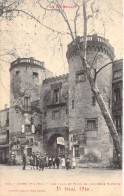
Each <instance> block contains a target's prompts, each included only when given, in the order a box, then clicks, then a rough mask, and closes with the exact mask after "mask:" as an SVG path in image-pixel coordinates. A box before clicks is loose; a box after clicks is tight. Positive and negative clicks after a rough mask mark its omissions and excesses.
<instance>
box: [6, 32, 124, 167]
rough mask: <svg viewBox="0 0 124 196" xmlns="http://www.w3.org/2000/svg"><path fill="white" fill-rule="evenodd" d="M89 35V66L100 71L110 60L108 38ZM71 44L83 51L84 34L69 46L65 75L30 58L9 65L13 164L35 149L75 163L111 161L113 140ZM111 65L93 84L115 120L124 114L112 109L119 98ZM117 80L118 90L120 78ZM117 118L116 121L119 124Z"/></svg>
mask: <svg viewBox="0 0 124 196" xmlns="http://www.w3.org/2000/svg"><path fill="white" fill-rule="evenodd" d="M87 39H88V40H87V61H88V63H89V65H90V66H93V68H94V69H96V70H98V69H100V68H101V67H102V66H103V65H105V64H107V63H109V62H112V61H113V58H114V52H113V48H112V47H111V46H110V44H109V42H108V40H106V39H104V38H102V37H99V36H97V35H92V36H88V37H87ZM75 42H78V45H79V47H80V50H81V51H82V45H83V37H77V39H76V40H75V41H73V42H71V43H70V44H69V45H68V49H67V54H66V55H67V59H68V64H69V74H65V75H61V76H57V77H53V74H52V72H50V71H49V70H48V69H46V68H45V66H44V62H40V61H37V60H35V59H34V58H22V59H17V60H16V61H14V62H12V63H11V67H10V108H9V133H10V134H9V135H10V136H9V140H10V142H9V150H10V152H9V153H10V157H11V155H14V156H15V160H16V163H20V161H21V158H22V153H23V152H24V151H25V152H26V155H27V157H28V158H29V156H30V154H31V153H32V152H37V151H38V152H40V153H41V154H44V153H47V154H48V156H50V157H55V156H61V157H62V156H65V158H67V157H68V156H69V157H70V158H72V157H75V158H76V162H77V167H80V166H81V167H110V166H111V165H112V162H113V151H114V149H113V143H112V138H111V136H110V133H109V130H108V128H107V125H106V122H105V120H104V118H103V116H102V114H101V110H100V108H99V106H98V104H97V102H96V100H95V97H94V95H93V92H92V91H91V87H90V85H89V81H88V79H87V76H86V72H85V69H84V67H83V65H82V62H81V59H80V57H79V56H78V50H77V48H76V44H75ZM82 54H83V52H82ZM115 64H116V63H115ZM112 67H113V64H112V63H110V64H109V65H108V66H106V67H105V68H104V69H102V70H101V71H100V72H99V74H98V76H97V84H98V88H99V91H100V93H101V95H102V97H103V99H104V102H105V104H106V106H107V109H108V110H109V112H110V113H111V114H113V118H115V117H116V116H115V113H116V112H118V115H120V114H122V112H121V109H120V110H119V111H117V110H116V104H114V105H112V100H113V102H114V103H118V104H119V100H116V102H115V100H114V99H115V98H113V97H115V95H114V89H115V88H116V81H115V80H113V78H112V75H113V73H112ZM114 69H115V65H114ZM118 74H119V73H118ZM112 81H113V82H112ZM114 81H115V82H114ZM117 82H118V84H117V86H118V85H119V87H120V88H121V89H122V85H120V80H119V81H118V79H117ZM121 84H122V81H121ZM112 85H113V93H112ZM120 97H121V96H120ZM116 98H119V95H118V96H116ZM118 122H119V121H118V119H117V120H116V123H117V125H118ZM118 128H119V127H118ZM118 130H120V128H119V129H118ZM120 138H121V136H120ZM58 139H61V141H60V140H58ZM62 139H63V140H62Z"/></svg>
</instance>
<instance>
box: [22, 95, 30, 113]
mask: <svg viewBox="0 0 124 196" xmlns="http://www.w3.org/2000/svg"><path fill="white" fill-rule="evenodd" d="M24 110H25V111H30V110H31V99H30V97H24Z"/></svg>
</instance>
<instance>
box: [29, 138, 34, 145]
mask: <svg viewBox="0 0 124 196" xmlns="http://www.w3.org/2000/svg"><path fill="white" fill-rule="evenodd" d="M29 145H30V146H32V145H33V138H30V140H29Z"/></svg>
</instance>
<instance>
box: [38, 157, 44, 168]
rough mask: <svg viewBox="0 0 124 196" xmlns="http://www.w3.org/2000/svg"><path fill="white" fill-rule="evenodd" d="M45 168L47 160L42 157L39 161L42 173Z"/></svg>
mask: <svg viewBox="0 0 124 196" xmlns="http://www.w3.org/2000/svg"><path fill="white" fill-rule="evenodd" d="M44 167H45V158H44V157H41V158H40V161H39V168H40V169H42V171H43V170H44Z"/></svg>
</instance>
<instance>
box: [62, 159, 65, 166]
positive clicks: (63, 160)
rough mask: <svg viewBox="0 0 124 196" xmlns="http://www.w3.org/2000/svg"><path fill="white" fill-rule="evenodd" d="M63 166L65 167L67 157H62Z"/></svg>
mask: <svg viewBox="0 0 124 196" xmlns="http://www.w3.org/2000/svg"><path fill="white" fill-rule="evenodd" d="M62 168H65V157H63V158H62Z"/></svg>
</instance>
